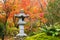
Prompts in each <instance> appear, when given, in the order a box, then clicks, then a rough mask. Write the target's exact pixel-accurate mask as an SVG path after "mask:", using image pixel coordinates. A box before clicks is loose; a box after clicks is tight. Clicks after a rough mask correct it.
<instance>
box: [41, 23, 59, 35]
mask: <svg viewBox="0 0 60 40" xmlns="http://www.w3.org/2000/svg"><path fill="white" fill-rule="evenodd" d="M59 27H60V25H57V24H54V25H50V26H49V27H48V26H47V25H46V26H43V27H42V28H41V30H42V31H43V32H45V33H46V34H48V35H52V36H59V35H60V29H59Z"/></svg>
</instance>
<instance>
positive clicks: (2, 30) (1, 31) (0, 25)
mask: <svg viewBox="0 0 60 40" xmlns="http://www.w3.org/2000/svg"><path fill="white" fill-rule="evenodd" d="M3 34H4V24H3V23H1V22H0V36H2V35H3Z"/></svg>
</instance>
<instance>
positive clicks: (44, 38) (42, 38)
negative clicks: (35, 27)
mask: <svg viewBox="0 0 60 40" xmlns="http://www.w3.org/2000/svg"><path fill="white" fill-rule="evenodd" d="M25 40H60V38H59V37H53V36H48V35H46V34H45V33H40V34H37V35H34V36H30V37H27V38H26V39H25Z"/></svg>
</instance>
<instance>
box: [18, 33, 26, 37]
mask: <svg viewBox="0 0 60 40" xmlns="http://www.w3.org/2000/svg"><path fill="white" fill-rule="evenodd" d="M17 36H20V37H24V36H27V34H25V33H23V34H21V33H19V34H17Z"/></svg>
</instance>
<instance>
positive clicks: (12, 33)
mask: <svg viewBox="0 0 60 40" xmlns="http://www.w3.org/2000/svg"><path fill="white" fill-rule="evenodd" d="M6 30H7V31H6V34H7V35H8V36H16V34H17V33H18V30H19V29H17V28H16V27H7V28H6Z"/></svg>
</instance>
